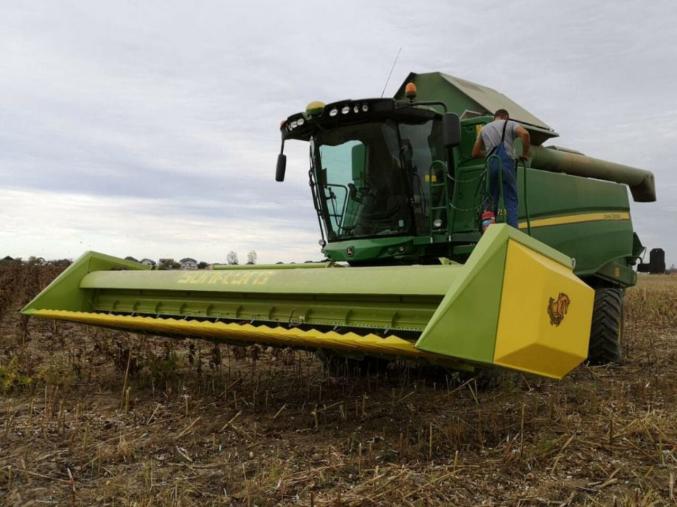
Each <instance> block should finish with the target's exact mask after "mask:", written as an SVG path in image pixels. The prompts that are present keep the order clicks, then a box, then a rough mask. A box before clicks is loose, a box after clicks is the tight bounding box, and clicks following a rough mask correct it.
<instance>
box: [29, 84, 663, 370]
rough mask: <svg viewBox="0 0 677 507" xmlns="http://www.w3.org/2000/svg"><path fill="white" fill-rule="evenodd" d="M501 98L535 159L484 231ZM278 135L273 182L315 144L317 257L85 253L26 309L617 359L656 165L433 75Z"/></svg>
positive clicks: (123, 325) (341, 339) (365, 351)
mask: <svg viewBox="0 0 677 507" xmlns="http://www.w3.org/2000/svg"><path fill="white" fill-rule="evenodd" d="M406 83H414V84H415V86H412V85H407V84H406ZM414 88H417V90H416V91H415V90H414ZM498 108H504V109H507V110H508V111H510V113H511V116H512V117H513V118H514V119H516V120H518V121H520V122H521V123H522V124H523V125H524V126H525V127H526V128H527V129H528V130H529V132H530V134H531V139H532V145H533V149H532V153H533V158H532V159H531V160H530V163H528V164H524V165H522V166H521V167H520V168H519V170H518V187H519V191H520V196H519V202H520V207H519V216H520V223H519V229H515V228H512V227H509V226H508V225H505V224H496V225H492V226H490V227H488V229H487V230H486V231H485V232H484V233H482V232H481V229H480V223H479V216H480V212H481V210H482V206H483V200H484V196H485V194H486V192H487V177H486V173H487V171H486V166H485V162H484V160H479V159H473V158H472V157H471V149H472V144H473V142H474V140H475V137H476V136H477V132H478V130H479V129H480V128H481V126H482V125H484V124H485V123H487V122H488V121H491V119H492V117H491V114H490V113H491V112H493V111H494V110H496V109H498ZM281 132H282V151H281V153H280V155H279V156H278V162H277V171H276V179H277V180H278V181H282V180H283V179H284V175H285V171H286V156H285V155H284V145H285V142H287V141H290V140H299V141H304V142H308V143H309V146H310V171H309V176H310V187H311V193H312V199H313V203H314V207H315V210H316V211H317V215H318V219H319V223H320V230H321V235H322V240H321V244H322V245H323V252H324V254H325V255H326V257H327V258H328V261H327V262H322V263H311V264H291V265H263V266H262V265H256V266H227V265H215V266H213V269H212V270H210V271H163V270H150V269H148V266H146V265H143V264H140V263H136V262H131V261H126V260H123V259H118V258H115V257H110V256H107V255H103V254H99V253H96V252H88V253H86V254H84V255H83V256H82V257H81V258H80V259H78V260H77V261H76V262H75V263H73V264H72V265H71V266H70V267H69V268H68V269H67V270H66V271H64V272H63V273H62V274H61V275H60V276H59V277H58V278H57V279H55V280H54V281H53V282H52V283H51V284H50V285H49V286H48V287H47V288H46V289H45V290H44V291H42V292H41V293H40V294H39V295H38V296H36V297H35V299H33V301H31V302H30V303H29V304H28V305H26V307H25V308H24V309H23V310H22V312H23V313H24V314H26V315H31V316H35V317H42V318H50V319H61V320H67V321H74V322H81V323H85V324H91V325H97V326H104V327H112V328H119V329H127V330H132V331H137V332H148V333H154V334H161V335H167V336H178V337H187V336H190V337H199V338H206V339H210V340H215V341H219V342H225V343H230V344H236V345H249V344H252V343H259V344H265V345H271V346H281V347H296V348H303V349H310V350H316V351H319V352H321V353H322V354H321V356H322V357H325V358H327V357H329V358H331V357H335V356H336V355H341V356H347V357H349V358H351V360H359V359H361V358H365V357H371V356H376V357H379V358H386V359H393V358H395V359H397V358H405V359H409V360H414V361H420V362H425V363H433V364H439V365H444V366H448V367H453V368H457V369H466V370H468V369H470V370H472V369H474V368H475V367H477V366H500V367H505V368H510V369H514V370H519V371H524V372H530V373H534V374H538V375H543V376H546V377H553V378H561V377H563V376H564V375H566V374H567V373H568V372H569V371H571V370H572V369H573V368H575V367H576V366H577V365H578V364H580V363H581V362H582V361H584V360H585V359H586V357H587V358H589V359H590V360H593V361H613V360H617V359H618V358H619V356H620V336H621V333H622V291H623V288H624V287H627V286H630V285H633V284H634V283H635V278H636V275H635V271H634V270H633V266H634V265H635V264H636V262H637V260H638V258H639V256H640V254H641V252H642V251H643V249H644V247H643V246H642V244H641V242H640V241H639V238H638V237H637V235H636V234H635V233H634V231H633V228H632V222H631V220H630V213H629V200H628V188H629V189H630V191H631V193H632V196H633V197H634V199H635V200H636V201H653V200H655V190H654V183H653V176H652V175H651V173H650V172H648V171H644V170H641V169H636V168H632V167H627V166H623V165H620V164H614V163H611V162H605V161H602V160H597V159H593V158H590V157H586V156H584V155H582V154H580V153H578V152H575V151H572V150H565V149H562V148H556V147H547V148H546V147H543V146H541V145H542V143H543V142H544V141H546V140H547V139H550V138H553V137H556V136H557V134H556V133H555V132H554V131H553V130H552V129H551V128H550V127H548V126H547V125H546V124H544V123H543V122H542V121H541V120H539V119H538V118H536V117H535V116H533V115H532V114H531V113H529V112H528V111H526V110H525V109H523V108H521V107H520V106H519V105H517V104H516V103H514V102H512V101H511V100H510V99H508V98H507V97H505V96H504V95H501V94H499V93H498V92H495V91H494V90H491V89H489V88H486V87H482V86H480V85H476V84H474V83H470V82H468V81H464V80H460V79H458V78H454V77H453V76H448V75H445V74H441V73H430V74H410V75H409V77H408V78H407V80H406V81H405V84H403V85H402V87H401V88H400V90H399V91H398V93H397V94H396V96H395V97H394V98H378V99H365V100H343V101H339V102H334V103H331V104H327V105H325V104H322V103H318V102H315V103H311V104H310V105H309V106H308V107H307V108H306V110H305V111H303V112H302V113H298V114H295V115H292V116H290V117H289V118H287V119H286V120H285V121H284V122H283V123H282V125H281ZM593 315H595V318H594V319H593Z"/></svg>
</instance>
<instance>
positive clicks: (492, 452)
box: [0, 262, 677, 506]
mask: <svg viewBox="0 0 677 507" xmlns="http://www.w3.org/2000/svg"><path fill="white" fill-rule="evenodd" d="M63 267H64V266H63V265H58V264H56V265H51V264H47V265H43V264H40V265H39V264H27V263H19V262H8V263H3V264H1V265H0V422H1V424H0V503H3V504H6V505H45V504H46V505H51V504H53V505H143V506H145V505H185V506H189V505H231V504H233V505H261V506H263V505H278V504H281V505H318V506H319V505H335V506H338V505H346V506H348V505H432V504H445V505H449V504H455V505H647V506H648V505H669V504H673V503H674V502H676V501H677V500H676V499H677V492H676V491H675V488H676V486H675V482H676V478H677V399H676V394H677V348H676V347H675V344H676V343H677V276H643V277H641V280H640V284H639V285H638V287H636V288H633V289H631V290H629V291H628V292H627V294H626V312H625V317H626V327H625V336H624V347H625V354H626V361H625V362H624V364H622V365H620V366H615V367H591V366H581V367H580V368H578V369H577V370H576V371H575V372H574V373H573V374H572V375H570V376H569V377H568V378H567V379H565V380H564V381H562V382H556V381H550V380H544V379H540V378H536V377H530V376H525V375H521V374H512V373H506V374H501V375H500V377H498V379H497V380H498V382H489V383H487V382H484V380H485V379H484V378H479V379H478V378H472V377H471V378H465V377H464V378H460V377H458V376H457V375H453V374H447V375H444V374H434V375H433V374H430V373H426V372H424V371H421V370H419V369H413V368H406V367H400V366H397V367H396V368H392V369H390V370H388V371H387V372H385V373H384V372H379V373H378V375H377V374H374V375H372V376H368V377H360V376H359V375H357V374H349V375H345V376H340V377H331V376H328V375H327V374H326V373H324V372H323V370H322V368H321V364H320V362H319V361H318V360H317V359H316V358H315V357H314V356H313V355H312V354H310V353H307V352H293V351H289V350H263V349H260V348H255V347H250V348H248V349H243V348H233V347H228V346H225V345H213V344H211V343H209V342H205V341H194V340H183V341H179V340H172V339H165V338H158V337H150V336H143V335H135V334H129V333H121V332H116V331H108V330H101V329H95V328H89V327H86V326H78V325H73V324H67V323H53V322H48V321H37V320H26V319H24V318H22V317H20V316H19V314H18V313H17V310H18V309H19V308H20V306H21V305H22V304H24V303H26V302H27V301H28V300H29V299H30V297H31V296H32V295H34V294H35V293H37V291H38V290H40V289H41V288H42V287H43V286H45V285H46V284H47V283H48V282H49V281H50V280H51V279H52V278H53V277H54V276H56V274H57V273H58V272H59V271H60V270H61V269H63Z"/></svg>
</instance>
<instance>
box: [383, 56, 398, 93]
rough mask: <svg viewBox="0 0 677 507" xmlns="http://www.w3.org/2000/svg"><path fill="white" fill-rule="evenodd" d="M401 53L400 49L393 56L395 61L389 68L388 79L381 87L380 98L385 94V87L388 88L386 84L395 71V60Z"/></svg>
mask: <svg viewBox="0 0 677 507" xmlns="http://www.w3.org/2000/svg"><path fill="white" fill-rule="evenodd" d="M401 52H402V48H400V49H398V50H397V54H396V55H395V59H394V60H393V65H392V67H390V72H389V73H388V79H386V84H384V85H383V91H382V92H381V98H383V94H384V93H385V92H386V87H387V86H388V83H389V82H390V76H392V75H393V70H395V64H396V63H397V59H398V58H399V57H400V53H401Z"/></svg>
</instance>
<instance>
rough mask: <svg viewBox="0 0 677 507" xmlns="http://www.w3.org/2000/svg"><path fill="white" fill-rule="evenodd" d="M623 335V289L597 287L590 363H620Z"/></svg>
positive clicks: (589, 350)
mask: <svg viewBox="0 0 677 507" xmlns="http://www.w3.org/2000/svg"><path fill="white" fill-rule="evenodd" d="M622 336H623V289H620V288H601V289H597V290H596V291H595V306H594V309H593V313H592V325H591V327H590V346H589V349H588V361H589V362H590V364H608V363H619V362H620V361H621V359H622V358H623V354H622V350H621V338H622Z"/></svg>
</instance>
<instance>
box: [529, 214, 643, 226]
mask: <svg viewBox="0 0 677 507" xmlns="http://www.w3.org/2000/svg"><path fill="white" fill-rule="evenodd" d="M602 220H630V213H629V212H627V211H603V212H597V213H580V214H577V215H561V216H557V217H548V218H535V219H533V220H531V227H547V226H549V225H565V224H579V223H582V222H598V221H602ZM519 226H520V229H526V228H527V222H526V220H524V221H522V222H520V224H519Z"/></svg>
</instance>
